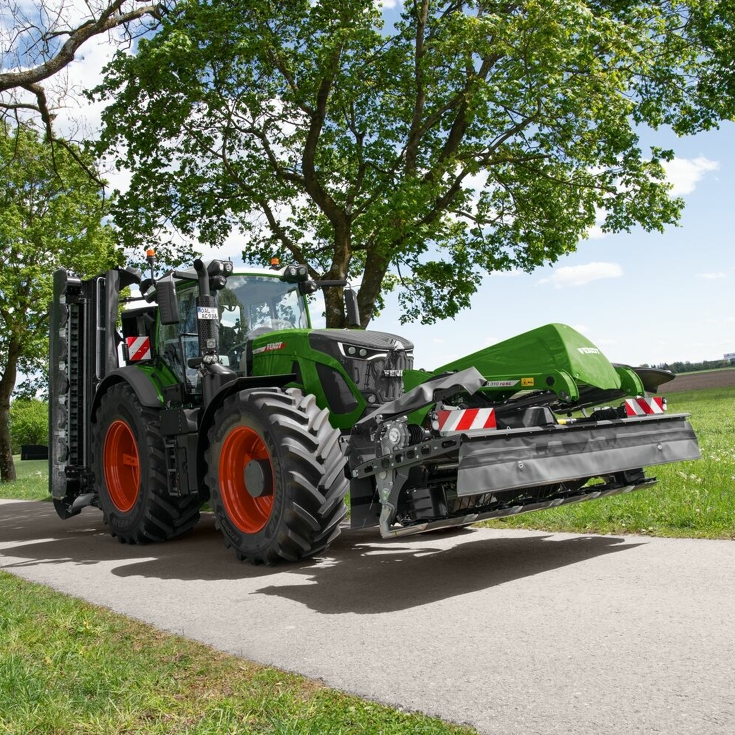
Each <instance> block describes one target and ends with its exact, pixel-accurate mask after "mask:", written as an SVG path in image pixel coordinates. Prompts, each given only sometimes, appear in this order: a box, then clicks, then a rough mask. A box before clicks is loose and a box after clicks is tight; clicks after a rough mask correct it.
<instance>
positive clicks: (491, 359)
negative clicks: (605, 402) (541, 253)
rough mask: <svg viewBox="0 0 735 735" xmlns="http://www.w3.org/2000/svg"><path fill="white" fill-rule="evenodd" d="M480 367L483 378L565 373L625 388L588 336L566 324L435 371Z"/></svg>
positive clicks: (579, 379)
mask: <svg viewBox="0 0 735 735" xmlns="http://www.w3.org/2000/svg"><path fill="white" fill-rule="evenodd" d="M468 367H475V368H477V369H478V370H479V371H480V372H481V373H482V374H483V375H486V376H491V375H504V374H509V375H510V374H515V375H517V374H522V373H524V372H534V373H543V372H546V371H551V370H558V371H564V372H566V373H568V374H569V375H570V376H571V377H572V378H573V379H574V380H575V381H576V382H578V383H584V384H586V385H590V386H594V387H596V388H600V389H602V390H608V389H618V388H620V386H621V380H620V376H619V375H618V372H617V371H616V369H615V368H614V367H613V365H612V364H611V363H610V362H609V360H608V359H607V358H606V357H605V355H603V354H602V352H601V351H600V350H599V349H598V348H597V347H595V345H593V344H592V342H590V341H589V340H588V339H587V338H586V337H584V336H582V335H581V334H580V333H579V332H577V331H576V330H575V329H572V328H571V327H568V326H566V325H565V324H547V325H545V326H543V327H538V329H532V330H531V331H530V332H524V333H523V334H519V335H518V336H517V337H511V338H510V339H507V340H505V341H504V342H499V343H498V344H496V345H493V346H492V347H486V348H484V349H482V350H479V351H477V352H473V353H472V354H471V355H466V356H465V357H461V358H459V359H458V360H454V361H452V362H449V363H446V364H445V365H441V366H440V367H438V368H436V369H434V370H433V371H432V372H433V374H435V375H437V374H439V373H442V372H446V371H449V370H452V371H455V370H464V369H465V368H468Z"/></svg>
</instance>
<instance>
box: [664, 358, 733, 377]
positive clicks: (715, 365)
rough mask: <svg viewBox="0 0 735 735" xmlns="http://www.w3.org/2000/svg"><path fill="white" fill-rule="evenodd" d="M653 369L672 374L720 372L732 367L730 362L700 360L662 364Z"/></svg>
mask: <svg viewBox="0 0 735 735" xmlns="http://www.w3.org/2000/svg"><path fill="white" fill-rule="evenodd" d="M654 367H657V368H661V369H662V370H671V372H672V373H677V374H679V373H697V372H701V371H702V370H722V369H730V368H731V367H732V361H731V360H702V362H689V360H687V361H685V362H681V361H679V360H677V361H676V362H670V363H669V362H662V363H661V364H660V365H654Z"/></svg>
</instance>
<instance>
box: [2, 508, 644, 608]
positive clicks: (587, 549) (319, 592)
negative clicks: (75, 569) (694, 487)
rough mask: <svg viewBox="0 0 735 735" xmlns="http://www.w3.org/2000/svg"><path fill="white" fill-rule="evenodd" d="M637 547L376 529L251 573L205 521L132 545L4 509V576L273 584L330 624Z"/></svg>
mask: <svg viewBox="0 0 735 735" xmlns="http://www.w3.org/2000/svg"><path fill="white" fill-rule="evenodd" d="M639 545H640V544H638V543H626V540H625V539H623V538H617V537H613V536H589V537H587V536H575V537H569V538H559V537H550V536H548V535H541V534H539V535H533V534H526V533H523V534H521V535H520V536H518V537H503V536H500V535H499V534H497V535H494V534H493V532H491V531H473V530H464V531H459V532H457V533H454V534H452V535H448V534H442V535H424V536H416V537H413V538H412V540H410V541H407V540H405V539H403V540H394V541H382V540H381V539H380V536H379V534H378V532H377V530H376V529H370V530H367V531H349V530H345V531H343V533H342V535H341V536H340V537H339V539H337V541H336V542H335V543H334V544H333V546H332V548H331V549H330V551H329V554H328V556H326V557H324V558H322V559H317V560H312V561H308V562H303V563H298V564H285V565H282V566H279V567H275V568H272V567H254V566H251V565H248V564H242V563H240V562H238V561H237V560H236V559H235V556H234V554H232V553H231V552H230V551H229V550H227V549H225V548H224V546H223V543H222V539H221V537H220V534H219V533H218V532H217V531H216V529H215V528H214V522H213V520H212V517H211V515H208V514H205V515H204V516H203V520H202V522H201V523H200V524H199V525H198V526H197V527H196V528H195V529H194V531H192V532H191V533H189V534H188V535H186V536H185V537H183V538H181V539H177V540H174V541H169V542H167V543H165V544H151V545H145V546H129V545H123V544H119V543H117V541H116V540H115V539H113V538H112V537H110V536H109V534H108V533H107V532H106V530H105V527H104V525H103V523H102V514H101V513H100V512H99V511H97V510H96V509H92V508H90V509H85V510H84V511H83V512H82V513H81V514H80V515H79V516H76V517H75V518H72V519H70V520H68V521H62V520H61V519H59V518H58V517H57V516H56V513H55V511H54V509H53V507H52V506H51V505H50V504H46V503H28V502H4V503H2V504H0V569H5V570H7V571H11V572H12V571H14V570H18V571H21V570H22V568H24V567H29V566H34V565H39V564H44V565H49V564H59V565H61V564H75V565H94V564H99V563H107V564H109V563H112V569H111V572H112V574H114V575H116V576H119V577H134V576H143V577H148V578H156V579H176V580H206V581H213V580H242V581H243V582H247V581H248V580H255V581H257V580H262V581H263V582H268V583H269V584H267V585H266V586H262V587H259V588H255V589H253V590H252V593H255V594H264V595H273V596H278V597H284V598H287V599H291V600H294V601H296V602H299V603H301V604H303V605H305V606H307V607H308V608H311V609H313V610H315V611H317V612H320V613H324V614H332V615H334V614H343V613H357V614H376V613H382V612H391V611H396V610H404V609H409V608H412V607H415V606H420V605H426V604H428V603H432V602H436V601H439V600H443V599H448V598H451V597H455V596H458V595H465V594H468V593H471V592H475V591H478V590H484V589H488V588H491V587H494V586H496V585H500V584H505V583H508V582H513V581H514V580H517V579H522V578H524V577H529V576H532V575H535V574H542V573H544V572H549V571H552V570H555V569H559V568H562V567H565V566H568V565H570V564H577V563H580V562H583V561H586V560H588V559H593V558H595V557H599V556H602V555H606V554H611V553H614V552H617V551H627V550H631V549H634V548H636V547H637V546H639ZM8 557H13V561H10V560H6V559H7V558H8ZM18 559H21V561H18ZM116 562H117V563H118V564H117V565H115V563H116ZM294 575H297V576H296V577H295V576H294ZM299 577H302V578H301V579H300V578H299ZM305 582H306V583H305ZM251 586H252V583H251ZM241 592H242V590H241V589H240V593H241Z"/></svg>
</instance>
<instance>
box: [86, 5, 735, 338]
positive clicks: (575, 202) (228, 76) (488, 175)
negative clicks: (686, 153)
mask: <svg viewBox="0 0 735 735" xmlns="http://www.w3.org/2000/svg"><path fill="white" fill-rule="evenodd" d="M734 16H735V8H734V7H733V3H732V2H729V1H728V2H716V1H715V0H685V1H683V2H673V1H664V2H662V1H661V0H656V1H655V2H654V1H653V0H650V1H647V0H629V1H626V2H602V1H597V0H561V1H560V0H525V1H524V2H520V3H510V4H509V3H504V2H499V0H468V1H467V2H462V3H447V2H440V1H439V0H423V1H419V0H407V1H406V2H404V3H403V6H402V13H401V15H400V17H399V18H398V20H397V21H396V22H395V23H394V24H392V25H390V26H386V25H384V17H383V14H382V12H381V10H380V8H379V7H377V6H376V3H374V2H373V0H321V1H320V2H318V3H314V2H310V1H309V0H295V1H293V0H290V1H289V2H282V1H278V0H263V2H259V3H251V2H244V0H223V1H222V2H218V3H201V2H196V1H195V0H185V1H184V2H180V3H179V4H178V6H177V12H176V13H173V14H171V15H170V16H168V17H166V18H165V19H164V21H163V24H162V27H161V30H160V32H159V33H157V34H156V35H155V36H154V37H152V38H149V39H144V40H141V42H140V45H139V49H138V53H137V54H136V55H129V54H118V56H117V57H116V58H115V59H114V61H113V62H112V64H111V65H110V66H109V67H108V69H107V78H106V82H105V84H104V85H103V86H102V87H101V88H100V89H99V90H97V93H98V96H100V97H103V98H106V99H107V100H109V101H111V104H110V106H109V107H108V109H107V111H106V112H105V115H104V120H105V124H106V127H105V131H104V134H103V138H102V143H101V149H103V150H107V151H108V152H113V153H114V154H116V157H117V165H118V166H120V167H126V168H129V169H130V170H131V171H132V185H131V187H130V190H129V192H128V193H127V194H126V195H125V196H124V197H123V198H122V199H121V201H120V206H119V208H118V211H117V214H116V217H117V218H118V220H119V223H120V225H121V227H122V230H123V233H124V236H125V237H126V238H127V244H129V245H131V246H132V245H134V244H139V243H140V242H141V241H146V240H148V241H155V240H156V239H157V237H158V228H160V227H161V226H162V225H163V224H173V225H174V226H176V227H177V228H179V229H180V230H181V231H182V232H183V233H185V234H186V235H188V236H190V237H192V238H195V237H198V238H201V239H202V240H203V241H204V242H206V243H208V244H212V245H217V244H219V243H222V241H223V240H224V239H225V237H226V236H227V235H228V234H229V232H230V231H231V230H232V228H233V227H239V228H240V229H242V230H243V231H244V232H245V233H246V235H247V236H248V238H247V240H246V242H245V244H244V256H245V257H246V258H247V259H249V260H253V261H260V262H267V259H268V258H269V257H270V256H271V255H273V254H276V255H281V256H284V255H286V254H287V255H288V257H291V258H296V259H298V260H300V261H303V262H308V263H309V265H310V266H311V267H312V275H317V274H327V275H328V276H329V277H338V276H344V275H346V274H350V275H352V276H355V275H358V274H359V275H363V281H362V287H361V290H360V307H361V311H362V313H363V315H364V321H365V323H367V321H369V319H370V318H371V316H372V315H373V314H374V309H375V306H376V304H379V299H380V295H381V292H382V290H383V289H385V288H390V287H391V285H393V284H395V283H396V282H397V281H398V282H401V283H402V285H403V288H402V290H401V294H400V299H401V303H402V306H403V315H404V318H405V319H421V320H422V321H423V322H432V321H434V320H436V319H439V318H442V317H447V316H453V315H454V314H456V313H457V311H458V310H459V309H462V308H464V307H466V306H467V305H468V304H469V301H470V297H471V295H472V294H473V293H474V292H475V291H476V289H477V287H478V285H479V284H480V282H481V281H482V278H483V275H484V274H485V273H487V272H491V271H496V270H506V269H511V268H521V269H524V270H527V271H530V270H532V269H533V268H535V267H537V266H539V265H541V264H543V263H546V262H554V261H556V260H557V259H558V258H559V257H560V256H561V255H563V254H564V253H567V252H570V251H572V250H574V249H575V248H576V247H577V244H578V242H579V240H580V239H581V238H584V237H585V236H586V233H587V232H588V230H589V228H590V227H591V226H592V225H593V224H594V223H595V221H596V218H597V216H598V213H600V212H602V213H603V214H604V223H603V229H605V230H606V231H621V230H629V229H630V228H632V227H634V226H641V227H643V228H645V229H646V230H661V229H662V228H663V227H664V226H665V225H667V224H670V223H674V222H676V221H677V220H678V218H679V215H680V211H681V207H682V202H681V201H680V200H678V199H671V198H670V197H669V187H668V185H667V184H666V182H665V178H664V171H663V168H662V166H661V162H662V161H664V160H668V159H670V158H671V157H672V156H673V151H668V150H660V149H657V148H653V149H651V150H650V151H647V152H644V151H643V150H642V149H641V146H640V144H639V139H638V135H637V133H636V126H637V125H639V124H645V125H648V126H651V127H653V128H656V127H658V126H661V125H668V126H673V128H674V130H675V131H676V132H677V133H679V134H689V133H694V132H696V131H698V130H702V129H707V128H710V127H712V126H715V125H716V124H717V122H718V120H720V119H722V118H724V117H729V116H732V114H733V112H735V95H733V94H732V93H731V92H732V89H731V87H732V86H733V84H734V83H733V75H732V72H731V66H730V65H731V62H732V59H733V58H734V57H735V53H733V49H734V47H735V41H733V38H735V34H733V32H732V25H733V17H734ZM161 252H162V254H164V255H166V254H167V257H170V258H175V257H176V255H175V253H173V252H171V251H170V249H169V251H168V253H167V251H166V249H165V248H164V249H163V250H162V251H161ZM396 274H400V275H399V278H398V279H396ZM327 298H328V299H329V298H330V297H329V294H328V295H327ZM341 318H342V313H341V308H340V307H339V303H338V302H336V303H330V302H329V300H328V303H327V319H328V324H329V325H330V326H340V325H341V324H340V321H341Z"/></svg>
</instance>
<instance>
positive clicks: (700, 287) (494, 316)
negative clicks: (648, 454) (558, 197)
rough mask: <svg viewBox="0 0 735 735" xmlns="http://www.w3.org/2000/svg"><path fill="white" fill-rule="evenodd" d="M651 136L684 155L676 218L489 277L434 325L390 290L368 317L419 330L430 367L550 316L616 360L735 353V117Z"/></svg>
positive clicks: (679, 163) (405, 330)
mask: <svg viewBox="0 0 735 735" xmlns="http://www.w3.org/2000/svg"><path fill="white" fill-rule="evenodd" d="M646 142H647V143H650V144H658V145H661V146H664V147H671V148H673V149H674V150H675V151H676V153H677V159H676V160H675V162H674V165H673V166H671V167H670V169H669V179H670V181H671V183H672V184H673V186H674V193H676V194H678V195H680V196H682V197H683V198H684V201H685V205H686V206H685V209H684V213H683V216H682V218H681V222H680V226H679V227H670V228H668V229H667V230H666V231H665V232H664V233H663V234H660V233H647V232H644V231H643V230H640V229H639V230H634V231H633V232H631V233H630V234H628V233H623V234H615V235H606V236H600V233H593V236H592V237H591V238H590V239H588V240H583V241H581V242H580V243H579V246H578V249H577V251H576V252H575V253H572V254H571V255H569V256H567V257H564V258H562V259H561V260H559V261H558V262H557V263H556V264H555V265H554V266H553V267H552V266H547V267H545V268H541V269H537V270H536V271H534V272H533V273H532V274H525V273H514V274H508V275H499V274H496V275H492V276H487V277H485V279H484V281H483V284H482V286H481V288H480V290H479V291H478V293H477V294H476V295H475V296H474V298H473V299H472V308H471V309H469V310H467V311H466V312H463V313H461V314H459V315H458V316H457V317H456V318H455V319H449V320H445V321H443V322H440V323H437V324H435V325H433V326H421V325H417V324H411V325H401V324H400V323H399V321H398V308H397V299H396V297H395V296H393V297H390V298H389V299H388V303H387V306H386V309H385V310H384V312H383V314H382V315H381V316H380V317H379V318H378V319H375V320H374V321H373V322H372V324H371V327H372V328H374V329H380V330H384V331H395V332H398V333H400V334H404V335H405V336H406V337H408V338H410V339H412V340H413V341H414V343H415V346H416V362H417V365H419V366H422V367H427V368H431V367H432V366H433V365H437V364H442V363H444V362H447V361H448V360H450V359H452V358H454V357H459V356H460V355H463V354H466V353H468V352H471V351H474V350H477V349H480V348H481V347H483V346H485V345H488V344H493V343H495V342H498V341H500V340H503V339H507V338H508V337H512V336H513V335H515V334H519V333H521V332H524V331H527V330H529V329H533V328H535V327H538V326H541V325H542V324H548V323H551V322H561V323H563V324H569V325H570V326H572V327H574V328H575V329H578V330H579V331H580V332H582V333H583V334H584V335H585V336H586V337H588V338H589V339H590V340H592V342H594V343H595V344H596V345H597V346H598V347H599V348H600V349H601V350H602V351H603V352H604V353H605V354H606V355H607V357H608V358H609V359H610V360H612V361H613V362H622V363H627V364H633V365H639V364H642V363H648V364H659V363H663V362H673V361H675V360H684V361H686V360H689V361H691V362H698V361H700V360H719V359H722V356H723V354H724V353H731V352H735V287H734V286H735V244H733V239H734V237H735V124H733V123H726V124H723V125H722V127H721V129H720V130H717V131H712V132H709V133H706V134H700V135H697V136H694V137H691V138H684V139H677V138H675V137H674V136H673V135H671V134H670V133H667V132H665V131H661V132H658V133H653V132H651V133H649V134H647V135H646Z"/></svg>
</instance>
